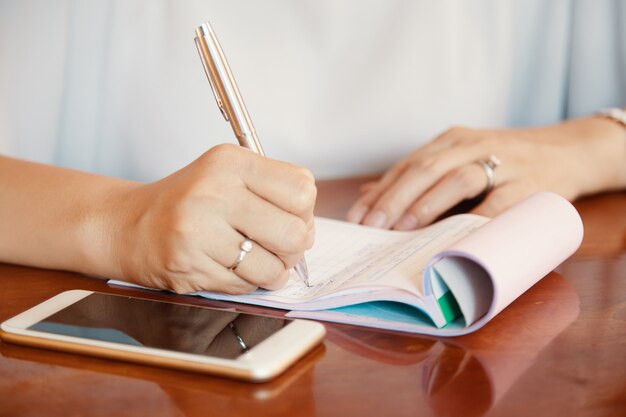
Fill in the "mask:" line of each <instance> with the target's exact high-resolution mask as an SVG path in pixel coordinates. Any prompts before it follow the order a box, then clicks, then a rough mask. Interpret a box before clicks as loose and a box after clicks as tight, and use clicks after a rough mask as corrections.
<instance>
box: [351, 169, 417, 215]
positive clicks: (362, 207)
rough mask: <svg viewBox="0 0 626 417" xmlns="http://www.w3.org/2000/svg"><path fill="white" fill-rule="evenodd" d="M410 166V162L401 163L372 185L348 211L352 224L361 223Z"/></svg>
mask: <svg viewBox="0 0 626 417" xmlns="http://www.w3.org/2000/svg"><path fill="white" fill-rule="evenodd" d="M407 166H408V161H407V160H405V161H400V162H398V163H397V164H396V165H394V166H393V167H391V169H389V170H388V171H387V172H385V174H383V176H382V178H381V179H380V180H378V181H377V182H376V183H374V184H372V186H371V188H370V189H369V190H368V191H366V192H365V194H363V195H362V196H361V197H360V198H358V199H357V200H356V201H355V202H354V204H353V205H352V207H351V208H350V209H349V210H348V214H347V215H346V219H347V220H348V221H349V222H352V223H361V222H362V221H363V218H364V217H365V215H366V214H367V213H368V212H369V211H370V208H371V206H372V204H374V202H375V201H376V200H377V199H378V198H379V197H380V195H381V194H382V193H383V192H384V191H385V190H386V189H387V187H389V186H390V185H391V184H393V182H394V181H396V178H397V177H398V176H400V175H402V173H403V172H404V170H405V169H406V167H407Z"/></svg>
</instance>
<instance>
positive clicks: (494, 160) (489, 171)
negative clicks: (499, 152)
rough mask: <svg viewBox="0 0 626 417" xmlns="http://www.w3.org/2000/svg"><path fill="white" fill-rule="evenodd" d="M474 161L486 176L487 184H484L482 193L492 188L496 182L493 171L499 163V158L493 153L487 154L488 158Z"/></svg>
mask: <svg viewBox="0 0 626 417" xmlns="http://www.w3.org/2000/svg"><path fill="white" fill-rule="evenodd" d="M476 163H477V164H478V165H480V166H481V167H482V168H483V171H485V176H486V177H487V185H486V186H485V189H484V190H483V191H482V192H481V193H480V194H481V195H484V194H487V193H489V192H490V191H491V190H493V187H494V185H495V184H496V175H495V173H494V171H495V169H496V168H497V167H498V165H500V159H498V157H497V156H495V155H489V159H487V160H482V159H479V160H478V161H476Z"/></svg>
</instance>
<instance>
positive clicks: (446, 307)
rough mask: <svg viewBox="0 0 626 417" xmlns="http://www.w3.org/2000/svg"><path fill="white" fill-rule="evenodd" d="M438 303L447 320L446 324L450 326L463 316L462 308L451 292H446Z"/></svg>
mask: <svg viewBox="0 0 626 417" xmlns="http://www.w3.org/2000/svg"><path fill="white" fill-rule="evenodd" d="M437 302H438V303H439V308H441V312H442V313H443V317H444V318H445V319H446V324H450V323H451V322H453V321H454V319H456V318H457V317H460V316H461V315H462V314H461V308H460V307H459V304H458V303H457V302H456V298H454V295H452V293H451V292H450V291H446V293H445V294H444V295H442V296H441V297H439V298H438V299H437Z"/></svg>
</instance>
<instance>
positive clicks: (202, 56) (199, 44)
mask: <svg viewBox="0 0 626 417" xmlns="http://www.w3.org/2000/svg"><path fill="white" fill-rule="evenodd" d="M195 41H196V48H198V54H200V60H201V61H202V66H203V67H204V72H205V74H206V77H207V79H208V80H209V86H210V87H211V92H212V93H213V97H215V101H216V102H217V107H218V108H219V109H220V112H221V113H222V116H224V119H226V121H227V122H230V120H229V119H228V114H227V113H226V109H225V108H224V103H223V102H222V99H221V98H220V96H219V94H218V93H217V88H216V87H215V84H214V83H213V79H212V78H211V71H210V70H209V66H208V65H209V63H208V62H207V60H206V57H205V53H206V51H207V50H208V47H207V46H206V44H203V43H204V42H205V40H204V39H202V38H201V37H200V36H196V39H195Z"/></svg>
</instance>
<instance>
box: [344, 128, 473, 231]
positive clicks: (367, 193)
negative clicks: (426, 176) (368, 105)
mask: <svg viewBox="0 0 626 417" xmlns="http://www.w3.org/2000/svg"><path fill="white" fill-rule="evenodd" d="M477 133H479V132H478V131H476V130H473V129H467V128H463V127H452V128H450V129H448V130H446V131H445V132H443V133H442V134H440V135H439V136H437V137H436V138H435V139H433V140H432V141H430V142H428V143H427V144H426V145H423V146H422V147H421V148H419V149H418V150H416V151H415V152H413V153H412V154H411V155H410V156H409V157H407V158H405V159H404V160H402V161H400V162H398V163H397V164H396V165H394V166H393V167H392V168H391V169H390V170H389V171H387V172H386V173H385V174H384V175H383V177H382V178H381V179H380V180H379V181H378V182H376V183H374V184H372V185H371V186H369V185H368V186H367V188H366V189H364V190H362V192H363V193H364V195H363V196H361V197H360V198H359V199H357V201H356V202H355V203H354V204H353V205H352V207H351V208H350V209H349V210H348V214H347V216H346V218H347V220H348V221H349V222H352V223H362V222H363V219H364V218H365V216H366V215H367V214H368V213H369V212H370V209H371V207H372V206H373V205H374V203H375V202H376V201H377V200H378V199H380V197H381V196H382V195H383V194H384V193H385V192H386V190H388V189H389V187H391V185H392V184H393V183H394V182H396V181H397V180H398V178H399V177H401V176H402V175H403V174H404V172H405V171H406V170H407V169H408V167H409V166H410V165H412V164H416V163H419V161H427V160H428V159H429V158H430V159H435V160H436V159H437V158H439V156H438V154H440V153H441V152H443V151H445V150H446V149H450V148H452V147H453V146H455V145H457V144H458V143H459V142H460V141H462V140H464V139H466V138H468V137H472V136H475V135H476V134H477ZM425 165H427V164H425ZM376 218H378V219H379V218H380V215H376ZM370 220H372V219H370ZM372 223H377V222H375V221H373V222H372Z"/></svg>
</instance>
